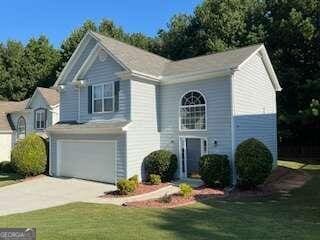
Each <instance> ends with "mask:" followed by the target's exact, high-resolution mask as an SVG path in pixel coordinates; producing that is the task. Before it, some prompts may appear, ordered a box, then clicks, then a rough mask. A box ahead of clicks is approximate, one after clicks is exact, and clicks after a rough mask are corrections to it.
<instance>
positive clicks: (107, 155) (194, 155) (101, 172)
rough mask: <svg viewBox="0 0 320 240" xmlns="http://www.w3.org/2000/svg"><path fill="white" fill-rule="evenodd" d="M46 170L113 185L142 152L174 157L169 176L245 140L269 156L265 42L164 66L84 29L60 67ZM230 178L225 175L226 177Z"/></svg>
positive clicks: (137, 167)
mask: <svg viewBox="0 0 320 240" xmlns="http://www.w3.org/2000/svg"><path fill="white" fill-rule="evenodd" d="M55 87H56V88H57V89H59V91H60V101H61V104H60V122H59V123H57V124H56V125H54V126H52V127H50V128H49V129H48V132H49V133H50V174H52V175H55V176H69V177H77V178H83V179H89V180H97V181H102V182H110V183H115V182H116V181H117V180H118V179H120V178H128V177H131V176H133V175H134V174H138V175H139V176H140V177H144V171H143V166H142V162H143V159H144V157H145V156H146V155H147V154H149V153H150V152H152V151H154V150H158V149H168V150H170V151H172V152H173V153H175V154H176V155H177V156H178V159H179V161H178V163H179V167H178V172H177V176H178V177H182V178H183V177H187V176H189V175H192V174H193V173H197V172H198V163H199V158H200V156H201V155H203V154H207V153H217V154H226V155H228V156H229V159H230V164H231V166H232V168H234V153H235V149H236V147H237V145H238V144H239V143H240V142H241V141H243V140H245V139H247V138H250V137H255V138H257V139H259V140H261V141H262V142H264V143H265V144H266V146H267V147H268V148H269V149H270V151H271V152H272V154H273V158H274V163H275V164H276V160H277V121H276V91H280V90H281V87H280V85H279V83H278V80H277V77H276V75H275V72H274V70H273V68H272V65H271V63H270V60H269V57H268V54H267V52H266V49H265V47H264V45H255V46H249V47H245V48H240V49H235V50H231V51H227V52H222V53H217V54H211V55H207V56H202V57H196V58H190V59H186V60H181V61H170V60H168V59H165V58H162V57H160V56H158V55H155V54H152V53H149V52H146V51H144V50H141V49H138V48H136V47H133V46H130V45H127V44H125V43H122V42H119V41H117V40H114V39H111V38H108V37H105V36H102V35H100V34H98V33H94V32H88V33H87V34H86V35H85V37H84V38H83V39H82V41H81V42H80V44H79V46H78V47H77V49H76V50H75V52H74V53H73V55H72V57H71V59H70V60H69V62H68V63H67V65H66V66H65V68H64V69H63V71H62V73H61V74H60V76H59V78H58V80H57V81H56V83H55ZM233 172H234V171H233Z"/></svg>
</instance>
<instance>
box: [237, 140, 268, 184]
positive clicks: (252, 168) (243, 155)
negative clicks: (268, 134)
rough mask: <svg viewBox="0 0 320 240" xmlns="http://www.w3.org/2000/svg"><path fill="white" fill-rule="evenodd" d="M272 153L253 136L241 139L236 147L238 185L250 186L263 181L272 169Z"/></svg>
mask: <svg viewBox="0 0 320 240" xmlns="http://www.w3.org/2000/svg"><path fill="white" fill-rule="evenodd" d="M272 162H273V158H272V154H271V152H270V151H269V149H268V148H267V147H266V146H265V145H264V144H263V143H262V142H260V141H258V140H257V139H254V138H250V139H248V140H245V141H243V142H242V143H241V144H239V146H238V147H237V149H236V154H235V164H236V169H237V173H238V180H239V182H238V183H239V186H241V187H244V188H252V187H255V186H257V185H259V184H261V183H263V182H264V181H265V180H266V178H267V177H268V176H269V174H270V173H271V170H272Z"/></svg>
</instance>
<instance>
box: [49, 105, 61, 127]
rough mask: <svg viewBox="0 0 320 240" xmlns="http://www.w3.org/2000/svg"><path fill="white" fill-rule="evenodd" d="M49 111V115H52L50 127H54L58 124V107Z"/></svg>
mask: <svg viewBox="0 0 320 240" xmlns="http://www.w3.org/2000/svg"><path fill="white" fill-rule="evenodd" d="M51 111H52V112H51V115H52V117H51V119H52V120H51V125H54V124H56V123H57V122H59V120H60V106H56V107H54V108H52V110H51Z"/></svg>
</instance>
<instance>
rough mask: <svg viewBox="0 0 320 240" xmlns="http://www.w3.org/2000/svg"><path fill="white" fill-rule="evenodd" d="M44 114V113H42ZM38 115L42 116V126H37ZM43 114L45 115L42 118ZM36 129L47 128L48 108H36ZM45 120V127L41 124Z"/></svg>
mask: <svg viewBox="0 0 320 240" xmlns="http://www.w3.org/2000/svg"><path fill="white" fill-rule="evenodd" d="M41 113H42V114H43V115H42V114H41ZM38 116H40V120H39V122H40V127H38V126H37V122H38ZM41 116H43V119H41ZM35 118H36V119H35V129H37V130H43V129H45V128H46V110H45V109H38V110H36V111H35ZM42 122H43V127H42V126H41V125H42V124H41V123H42Z"/></svg>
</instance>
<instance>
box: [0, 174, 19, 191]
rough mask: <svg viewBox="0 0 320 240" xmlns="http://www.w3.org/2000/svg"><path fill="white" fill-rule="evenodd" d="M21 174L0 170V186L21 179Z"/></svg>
mask: <svg viewBox="0 0 320 240" xmlns="http://www.w3.org/2000/svg"><path fill="white" fill-rule="evenodd" d="M21 179H22V178H21V176H19V175H18V174H16V173H3V172H0V187H4V186H7V185H10V184H14V183H17V182H20V181H21Z"/></svg>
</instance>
